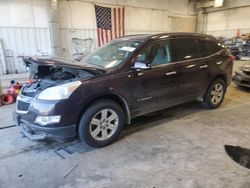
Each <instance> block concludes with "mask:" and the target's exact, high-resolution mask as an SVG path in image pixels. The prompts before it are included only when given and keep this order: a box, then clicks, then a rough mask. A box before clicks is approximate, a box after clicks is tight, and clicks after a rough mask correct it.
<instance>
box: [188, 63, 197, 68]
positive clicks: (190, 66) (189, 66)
mask: <svg viewBox="0 0 250 188" xmlns="http://www.w3.org/2000/svg"><path fill="white" fill-rule="evenodd" d="M195 66H196V65H195V64H192V65H188V66H186V68H187V69H190V68H192V67H195Z"/></svg>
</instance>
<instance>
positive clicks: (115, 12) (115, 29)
mask: <svg viewBox="0 0 250 188" xmlns="http://www.w3.org/2000/svg"><path fill="white" fill-rule="evenodd" d="M114 23H115V25H114V29H115V38H116V37H117V31H116V8H114Z"/></svg>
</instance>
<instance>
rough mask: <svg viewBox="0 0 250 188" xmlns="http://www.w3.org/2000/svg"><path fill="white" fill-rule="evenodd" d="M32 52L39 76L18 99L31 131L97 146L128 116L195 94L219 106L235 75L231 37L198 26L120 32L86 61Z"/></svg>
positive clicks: (20, 120)
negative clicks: (227, 41) (226, 42)
mask: <svg viewBox="0 0 250 188" xmlns="http://www.w3.org/2000/svg"><path fill="white" fill-rule="evenodd" d="M24 60H25V62H26V63H28V64H30V69H31V70H33V71H34V79H33V80H34V81H33V82H32V83H30V84H26V85H24V86H23V88H22V90H21V92H20V94H19V96H18V99H17V105H16V113H15V118H16V120H17V124H18V125H20V126H21V127H22V130H23V133H24V134H25V135H26V136H27V137H29V138H31V139H34V140H39V139H44V138H46V137H52V138H55V139H66V138H75V137H76V136H79V137H80V139H81V140H82V141H85V142H86V143H87V144H89V145H91V146H94V147H102V146H106V145H108V144H110V143H112V142H113V141H114V140H115V139H117V137H118V136H119V134H120V132H121V131H122V129H123V126H124V124H125V123H126V124H129V123H130V122H131V119H132V118H134V117H137V116H140V115H143V114H147V113H150V112H154V111H157V110H161V109H164V108H168V107H171V106H174V105H178V104H181V103H185V102H188V101H192V100H195V99H200V100H202V104H203V105H204V106H205V107H207V108H217V107H219V106H220V104H221V103H222V101H223V98H224V95H225V92H226V89H227V86H228V85H229V84H230V82H231V77H232V58H231V56H230V55H229V54H228V52H227V51H226V49H225V48H224V47H223V45H221V43H220V42H219V41H218V40H217V39H215V38H214V37H212V36H209V35H203V34H195V33H164V34H156V35H136V36H127V37H123V38H118V39H115V40H113V41H112V42H111V43H109V44H107V45H105V46H103V47H102V48H100V49H97V50H96V51H94V52H93V53H91V54H89V55H87V56H86V57H84V58H83V59H82V60H81V61H80V62H73V61H70V60H66V59H61V58H36V57H28V58H25V59H24Z"/></svg>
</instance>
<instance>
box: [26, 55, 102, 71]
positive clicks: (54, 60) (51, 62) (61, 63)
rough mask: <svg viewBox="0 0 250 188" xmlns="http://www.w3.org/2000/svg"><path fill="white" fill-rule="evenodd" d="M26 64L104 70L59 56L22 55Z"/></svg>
mask: <svg viewBox="0 0 250 188" xmlns="http://www.w3.org/2000/svg"><path fill="white" fill-rule="evenodd" d="M23 60H24V62H25V63H26V65H29V64H32V63H33V64H37V65H48V66H53V67H69V68H79V69H84V70H89V71H101V72H105V71H104V69H102V68H100V67H98V66H95V65H91V64H82V63H79V62H77V61H74V60H70V59H66V58H60V57H50V56H46V57H36V56H34V57H24V58H23Z"/></svg>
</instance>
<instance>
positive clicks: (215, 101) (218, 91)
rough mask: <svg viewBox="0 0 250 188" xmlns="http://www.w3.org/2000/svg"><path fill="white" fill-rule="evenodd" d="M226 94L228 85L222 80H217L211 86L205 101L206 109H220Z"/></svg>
mask: <svg viewBox="0 0 250 188" xmlns="http://www.w3.org/2000/svg"><path fill="white" fill-rule="evenodd" d="M225 93H226V83H225V81H224V80H222V79H216V80H214V81H213V82H212V84H211V85H210V86H209V88H208V90H207V92H206V94H205V97H204V101H203V106H204V107H206V108H210V109H213V108H218V107H219V106H220V105H221V103H222V102H223V99H224V96H225Z"/></svg>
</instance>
